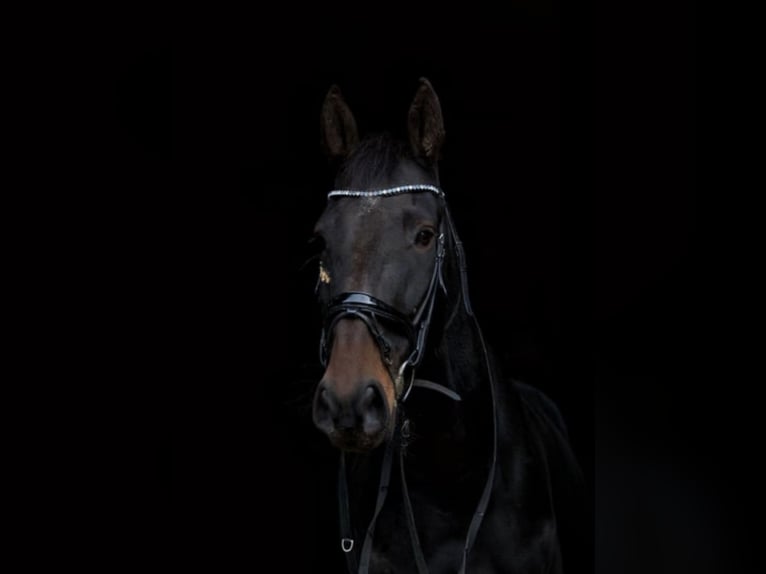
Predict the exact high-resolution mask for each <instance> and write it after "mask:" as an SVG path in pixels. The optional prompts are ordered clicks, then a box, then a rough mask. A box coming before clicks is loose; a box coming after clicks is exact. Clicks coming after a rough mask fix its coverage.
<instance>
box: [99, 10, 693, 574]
mask: <svg viewBox="0 0 766 574" xmlns="http://www.w3.org/2000/svg"><path fill="white" fill-rule="evenodd" d="M358 10H359V13H358V14H357V13H352V12H344V13H343V14H344V15H345V17H343V18H340V17H339V18H336V14H328V13H327V12H324V13H322V14H317V15H313V14H308V13H305V12H302V13H301V15H300V17H299V16H297V15H294V16H292V17H287V18H284V19H277V18H276V17H274V16H270V15H266V14H252V15H247V16H246V17H241V18H240V17H235V16H233V15H232V16H231V17H225V18H220V19H219V18H210V19H208V18H207V17H206V15H203V14H197V15H193V16H191V17H190V15H188V14H186V15H184V16H178V17H176V18H169V19H168V18H165V17H163V18H159V17H158V18H152V17H151V16H145V15H143V14H142V15H136V14H126V15H125V21H124V22H122V23H121V25H120V26H119V33H117V34H116V35H115V37H114V38H110V39H109V41H108V45H109V46H110V48H114V49H111V50H110V51H109V53H108V55H107V57H106V58H105V63H104V65H105V67H106V68H107V70H106V71H107V72H108V74H107V76H108V78H109V82H108V95H107V99H108V102H109V108H110V109H109V113H108V114H107V115H105V116H104V124H103V126H102V127H103V128H104V130H105V133H106V139H105V140H104V142H105V143H104V145H103V146H102V147H101V148H100V149H99V150H98V155H97V157H98V158H99V162H100V165H101V166H102V167H103V170H102V171H103V174H104V178H103V179H104V184H105V186H106V187H108V188H109V189H110V190H112V191H110V193H113V194H114V196H115V197H116V198H117V202H116V204H115V205H114V207H111V204H110V208H109V209H110V210H113V211H110V213H112V214H113V217H112V218H111V219H109V223H108V224H107V226H112V225H113V226H114V228H115V229H119V232H118V234H117V235H118V236H119V238H118V240H117V242H116V244H115V245H114V247H113V248H110V250H109V253H108V254H107V257H108V259H109V260H110V262H111V263H113V264H114V266H115V268H116V270H117V271H116V276H115V282H116V283H117V285H118V288H119V289H120V291H121V292H123V293H125V294H126V295H127V296H126V297H122V298H121V301H123V304H122V305H121V309H120V310H119V317H120V321H121V322H122V324H123V325H124V327H125V329H124V331H123V333H124V334H127V335H126V336H124V338H123V339H121V347H122V348H121V352H122V354H121V361H123V363H121V366H123V367H124V372H125V374H127V375H128V376H127V379H128V380H129V381H130V382H126V383H125V385H124V387H122V386H121V387H120V388H121V389H122V390H121V392H123V391H124V395H125V397H124V400H125V402H126V404H130V405H131V406H135V408H136V411H135V412H136V416H135V417H129V420H130V423H129V427H128V431H127V434H128V435H131V436H130V440H129V444H130V445H131V446H130V447H129V451H130V456H126V457H125V459H124V461H123V462H122V463H120V464H119V465H118V468H117V469H116V471H115V472H116V473H117V474H120V473H122V475H123V476H124V477H127V478H126V482H127V483H128V485H129V488H127V489H126V491H127V492H126V493H125V497H126V498H125V501H124V503H122V504H120V506H119V508H120V509H121V511H123V512H125V514H126V516H130V517H131V521H130V523H131V524H135V527H131V528H129V529H128V530H129V533H128V535H127V538H128V540H130V543H129V547H130V548H131V549H132V551H131V552H127V554H131V555H141V556H143V555H144V552H145V551H147V550H154V549H168V548H170V549H171V550H172V551H171V554H170V555H169V556H168V558H167V559H168V560H170V561H171V564H174V565H199V564H202V563H204V564H209V565H211V566H216V567H221V565H222V564H225V563H231V564H234V563H240V562H243V561H244V564H246V565H247V566H248V567H254V568H258V567H259V562H260V561H261V560H262V559H263V557H264V556H266V555H269V556H276V557H281V558H282V559H285V560H286V561H287V563H288V564H290V566H289V567H288V568H287V570H288V571H296V572H304V571H314V568H315V565H316V562H315V561H316V560H317V557H319V556H326V555H327V554H328V553H329V554H332V551H331V550H328V548H329V547H330V546H332V547H333V548H334V546H335V545H336V544H337V541H336V540H335V534H334V529H335V523H334V518H333V517H331V516H329V515H328V514H327V512H328V507H327V506H326V499H328V498H332V497H333V491H332V487H333V484H332V472H333V470H334V469H333V461H334V458H332V457H333V456H334V454H333V453H332V451H331V450H330V448H329V446H327V445H325V442H326V441H324V439H323V438H322V437H321V436H319V434H318V432H317V431H315V430H314V429H313V427H312V426H311V423H310V414H309V412H308V410H307V405H308V402H307V401H308V398H307V397H310V393H311V391H312V385H314V384H315V383H316V380H317V378H316V377H317V376H318V374H319V373H318V372H317V370H316V369H317V367H318V365H316V361H315V358H316V341H317V337H318V333H319V324H318V320H317V316H316V310H315V309H314V306H313V297H312V287H313V279H314V277H312V276H310V275H307V274H306V273H304V272H302V271H300V270H299V269H300V266H301V263H302V262H303V259H304V258H305V256H306V254H307V252H306V250H305V243H306V241H307V239H308V238H309V236H310V234H311V230H312V226H313V223H314V221H315V220H316V218H317V217H318V215H319V214H320V212H321V210H322V207H323V205H324V201H325V194H326V192H327V191H328V190H329V189H330V187H331V174H330V173H329V172H328V170H327V167H326V163H325V160H324V158H323V157H322V155H321V153H320V150H319V133H318V123H319V120H318V118H319V109H320V106H321V103H322V99H323V97H324V94H325V93H326V91H327V89H328V88H329V86H330V85H331V84H332V83H337V84H338V85H339V86H340V87H341V89H342V91H343V93H344V96H345V98H346V100H347V102H348V103H349V105H350V107H351V109H352V110H353V112H354V114H355V116H356V119H357V122H358V124H359V127H360V130H361V131H362V133H370V132H375V131H379V130H384V129H385V130H389V131H393V132H394V133H397V134H403V129H404V122H405V118H406V112H407V109H408V106H409V103H410V101H411V99H412V97H413V95H414V92H415V88H416V85H417V80H418V78H419V77H421V76H425V77H428V78H429V79H430V80H431V82H432V84H433V85H434V88H435V89H436V91H437V93H438V94H439V97H440V99H441V104H442V109H443V112H444V120H445V127H446V132H447V143H446V146H445V149H444V154H443V155H444V159H443V162H442V168H441V174H442V184H443V187H444V189H445V191H446V193H447V197H448V200H449V202H450V206H451V209H452V212H453V214H454V216H455V219H456V222H457V225H458V229H459V231H460V233H461V236H462V239H463V241H464V243H465V244H466V248H467V254H468V261H469V278H470V282H471V290H472V297H473V302H474V307H475V308H476V312H477V315H478V317H479V319H480V321H481V323H482V326H483V328H484V330H485V333H486V335H487V338H488V340H489V341H490V343H491V344H492V346H493V348H494V350H495V351H496V352H497V353H498V355H499V356H500V357H501V359H502V362H503V365H504V367H505V369H506V372H507V373H508V374H510V375H512V376H515V377H517V378H520V379H523V380H525V381H527V382H530V383H532V384H535V385H537V386H539V387H540V388H542V389H543V390H544V391H545V392H546V393H547V394H549V396H551V397H552V398H553V399H554V400H555V401H556V402H557V404H558V405H559V406H560V408H561V410H562V413H563V415H564V418H565V420H566V422H567V424H568V426H569V429H570V434H571V438H572V443H573V446H574V448H575V451H576V454H577V456H578V457H579V459H580V461H581V463H582V465H583V468H584V470H585V472H586V476H587V478H588V482H589V484H590V486H591V487H592V488H594V487H598V488H597V489H596V492H597V496H596V512H597V516H599V517H601V513H602V510H603V508H602V506H603V505H608V506H609V507H610V508H609V509H610V510H613V509H614V508H617V512H618V513H621V516H627V517H628V518H627V523H628V524H630V525H631V526H630V528H633V529H636V530H635V531H633V530H630V528H628V529H618V530H617V531H615V530H614V529H613V528H609V527H608V526H606V524H608V521H607V522H606V523H605V525H604V526H603V527H599V528H597V530H596V532H597V542H598V543H599V545H600V546H599V550H600V551H601V550H602V549H603V548H612V547H613V546H612V545H613V544H614V543H616V542H615V540H614V539H613V538H615V537H616V538H620V539H621V541H622V543H624V540H625V539H629V538H633V537H634V536H635V537H637V536H639V535H640V534H641V533H642V532H639V531H640V529H641V528H642V527H643V528H646V529H648V530H649V531H650V532H652V533H655V532H656V528H655V527H654V526H655V525H654V523H651V524H650V525H649V526H646V524H645V522H642V521H644V519H645V516H643V515H640V514H636V512H637V508H639V507H641V506H642V504H643V502H644V497H647V498H652V499H653V500H656V499H657V497H656V496H655V495H657V494H658V493H659V495H660V496H668V497H670V498H673V496H674V494H675V493H676V492H677V491H683V492H686V493H688V492H689V491H688V489H687V488H686V485H687V478H688V477H687V476H685V474H684V472H682V471H680V470H679V468H680V467H678V464H679V458H680V457H681V455H680V454H679V453H680V452H682V451H683V452H687V449H686V447H687V446H688V445H687V444H686V443H685V442H684V435H683V433H682V432H680V433H677V432H675V430H676V424H675V422H674V421H676V420H677V418H676V417H680V416H681V413H680V411H682V410H684V409H686V408H687V407H688V402H687V395H686V394H685V393H683V392H678V391H677V389H678V388H680V386H684V388H685V386H686V385H688V384H689V383H690V381H691V382H693V381H694V380H695V378H697V377H699V376H700V375H701V372H702V371H704V368H702V367H701V362H700V359H699V357H698V356H697V355H696V353H697V343H698V337H699V328H700V325H699V319H698V318H697V316H696V313H695V310H696V309H697V308H698V305H699V303H700V299H701V297H702V295H701V294H700V292H699V290H698V289H697V288H696V279H697V274H696V273H697V271H696V269H697V263H698V258H699V244H698V241H697V239H696V237H697V232H696V229H695V218H696V215H695V179H694V178H695V175H694V156H695V149H694V141H695V113H696V112H695V95H694V74H695V62H694V31H693V22H692V15H691V12H690V10H687V9H685V8H683V7H679V8H677V9H676V10H675V12H669V11H665V12H664V13H663V15H662V18H657V17H655V16H656V15H655V14H654V13H653V12H651V13H650V12H648V11H647V12H644V13H641V14H631V15H626V14H616V13H615V14H611V15H610V14H606V15H605V17H606V19H607V20H606V21H608V22H609V25H608V26H601V25H595V24H593V23H587V24H585V25H581V24H579V22H581V19H582V18H577V19H572V20H569V19H568V18H567V17H566V16H562V15H561V14H560V13H559V10H558V7H557V6H556V5H554V4H551V3H546V2H530V3H520V4H513V5H511V6H510V8H509V9H508V10H507V11H504V12H503V13H499V12H498V13H478V11H476V12H473V13H470V14H465V13H461V14H449V15H446V16H445V15H443V14H442V15H441V16H440V15H439V14H435V13H426V14H423V15H419V14H418V15H415V14H414V12H412V11H409V12H407V13H406V14H407V16H406V17H404V16H402V13H397V12H395V11H394V10H393V9H391V10H385V11H382V10H379V11H378V13H375V12H374V11H373V12H371V13H365V12H364V11H362V10H361V9H360V8H359V9H358ZM575 22H578V24H575ZM643 24H651V27H650V28H649V29H650V30H651V32H650V33H645V32H644V30H645V28H644V26H643ZM594 28H595V29H596V31H598V34H596V33H594ZM674 389H676V390H675V391H674ZM679 397H683V398H684V400H683V403H684V404H683V405H682V404H679V403H680V402H681V401H679V400H678V398H679ZM596 407H598V408H596ZM687 414H688V413H687ZM626 453H631V454H630V456H628V455H627V454H626ZM596 455H598V456H596ZM626 460H628V461H629V462H628V463H626V462H625V461H626ZM328 461H329V462H328ZM634 464H635V468H634V466H633V465H634ZM639 467H640V468H648V469H649V470H646V471H645V472H646V474H647V475H650V476H651V477H654V482H653V483H652V480H644V479H643V477H642V478H640V479H639V482H640V483H641V488H636V489H634V487H633V485H634V483H633V482H631V481H633V480H636V474H640V472H639V471H637V470H636V469H637V468H639ZM597 469H598V472H597ZM604 469H606V470H604ZM641 472H644V471H641ZM599 473H601V474H599ZM597 476H600V477H601V478H602V479H603V480H602V481H601V482H598V481H597V478H596V477H597ZM626 484H627V485H628V486H624V485H626ZM647 484H654V487H653V488H654V490H652V487H651V486H650V487H649V491H650V492H651V493H652V495H651V496H647V495H646V490H647V487H646V485H647ZM616 485H618V486H616ZM639 491H640V492H643V494H637V492H639ZM687 496H688V497H689V500H688V501H687V502H686V504H687V505H689V506H697V503H698V502H699V499H701V498H704V493H700V492H697V491H694V492H693V493H692V494H688V495H687ZM695 496H698V497H699V498H695ZM599 504H601V505H602V506H599ZM681 506H683V504H681ZM332 509H333V507H332V505H330V506H329V511H330V512H331V511H332ZM679 514H680V513H679ZM674 516H677V515H676V514H674ZM132 518H137V520H132ZM678 520H680V524H682V525H683V527H686V526H687V524H686V522H685V520H681V519H678ZM649 522H651V521H649ZM671 522H672V521H671ZM697 524H699V521H697ZM637 525H638V526H637ZM261 526H265V529H264V530H259V528H260V527H261ZM587 527H590V526H587ZM615 532H616V533H615ZM607 555H609V552H607ZM166 556H167V554H166ZM601 564H602V566H603V568H604V571H607V566H604V565H605V564H608V562H602V563H601Z"/></svg>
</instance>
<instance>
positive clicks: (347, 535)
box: [320, 184, 497, 574]
mask: <svg viewBox="0 0 766 574" xmlns="http://www.w3.org/2000/svg"><path fill="white" fill-rule="evenodd" d="M420 192H430V193H433V194H434V195H436V197H437V198H439V200H440V201H441V202H442V206H443V211H444V215H443V217H442V221H441V223H440V225H439V233H438V236H437V245H436V255H435V260H434V268H433V272H432V275H431V280H430V282H429V284H428V288H427V289H426V291H425V293H424V295H423V297H422V299H421V301H420V304H419V305H418V306H417V307H416V309H415V310H414V311H413V312H412V313H410V314H407V313H404V312H402V311H400V310H399V309H396V308H394V307H393V306H391V305H389V304H387V303H385V302H383V301H381V300H380V299H378V298H377V297H375V296H374V295H372V294H370V293H364V292H359V291H350V292H345V293H341V294H339V295H337V296H335V297H333V298H332V299H331V300H330V301H329V303H328V304H327V306H326V308H325V318H324V325H323V328H322V334H321V338H320V360H321V362H322V365H323V366H324V367H326V366H327V361H328V360H329V351H328V344H329V341H328V337H329V336H331V334H332V332H333V329H334V327H335V325H337V323H338V321H340V320H341V319H344V318H356V319H360V320H361V321H362V322H363V323H364V324H365V325H366V326H367V328H368V329H369V331H370V333H371V335H372V337H373V339H374V340H375V342H376V344H377V346H378V349H379V350H380V354H381V358H382V359H383V362H384V364H385V365H386V367H387V369H388V371H389V374H390V375H391V378H392V380H393V382H394V387H395V389H396V400H397V403H398V408H397V413H399V414H400V416H398V417H397V421H396V424H395V431H394V436H393V437H392V438H391V439H390V440H389V441H388V442H387V444H386V447H385V452H384V455H383V465H382V468H381V476H380V480H379V485H378V497H377V500H376V503H375V511H374V514H373V517H372V520H371V521H370V524H369V526H368V528H367V532H366V536H365V541H364V544H363V547H362V552H361V555H360V557H359V560H358V562H357V557H356V555H355V553H354V552H353V549H354V538H353V532H352V528H351V519H350V511H349V502H348V484H347V478H346V463H345V455H344V453H343V452H341V457H340V467H339V475H338V502H339V506H340V529H341V549H342V550H343V552H344V553H345V556H346V564H347V567H348V570H349V572H350V573H351V574H356V573H358V574H368V573H369V563H370V557H371V554H372V543H373V537H374V532H375V524H376V522H377V519H378V515H379V514H380V511H381V510H382V508H383V504H384V502H385V499H386V495H387V493H388V486H389V482H390V476H391V468H392V466H393V451H394V448H395V446H394V444H395V440H394V438H395V437H396V436H397V435H398V436H399V438H400V439H401V444H400V445H399V448H398V451H399V470H400V476H401V486H402V495H403V501H404V507H405V512H406V518H407V528H408V530H409V534H410V540H411V543H412V548H413V552H414V554H415V563H416V566H417V569H418V572H419V574H427V572H428V567H427V566H426V561H425V557H424V555H423V551H422V549H421V547H420V541H419V538H418V533H417V528H416V525H415V517H414V513H413V509H412V503H411V501H410V497H409V491H408V488H407V481H406V477H405V470H404V450H405V446H406V443H407V441H408V439H409V436H410V432H409V426H410V423H409V420H408V419H406V418H405V417H404V416H403V415H401V413H403V404H404V403H405V402H406V400H407V398H408V397H409V394H410V391H411V390H412V388H413V387H421V388H425V389H429V390H432V391H436V392H439V393H442V394H443V395H446V396H447V397H449V398H450V399H452V400H454V401H460V400H462V399H461V397H460V395H458V394H457V393H456V392H455V391H453V390H452V389H449V388H447V387H445V386H443V385H440V384H438V383H435V382H432V381H426V380H423V379H416V378H415V370H416V368H417V367H418V366H419V365H420V363H421V361H422V359H423V356H424V351H425V344H426V338H427V335H428V330H429V327H430V324H431V319H432V315H433V309H434V303H435V301H436V296H437V293H438V291H439V288H440V287H441V289H442V291H443V292H444V293H445V294H446V293H447V289H446V287H445V284H444V278H443V275H442V272H443V263H444V257H445V253H446V247H445V242H446V239H445V236H446V234H449V236H450V239H451V245H453V246H454V247H455V250H456V254H457V258H458V262H459V265H460V288H461V295H462V302H463V306H464V308H465V311H466V313H467V314H468V315H469V316H470V317H471V318H472V319H473V321H474V325H475V327H476V330H477V332H478V334H479V339H480V342H481V346H482V349H483V352H484V359H485V362H486V366H487V373H488V377H489V386H490V393H491V396H492V420H493V448H492V459H491V465H490V472H489V476H488V478H487V482H486V483H485V485H484V489H483V491H482V495H481V498H480V500H479V504H478V506H477V508H476V511H475V512H474V515H473V518H472V520H471V523H470V525H469V527H468V532H467V535H466V541H465V545H464V548H463V559H462V564H461V567H460V570H459V574H464V573H465V569H466V563H467V561H468V555H469V553H470V551H471V548H472V547H473V543H474V541H475V539H476V535H477V533H478V531H479V526H480V525H481V522H482V519H483V518H484V514H485V512H486V509H487V506H488V504H489V499H490V496H491V493H492V486H493V484H494V477H495V467H496V460H497V406H496V400H495V385H494V377H493V372H492V368H491V365H490V362H489V354H488V352H487V348H486V345H485V343H484V336H483V334H482V332H481V329H480V328H479V324H478V322H477V321H476V317H475V316H474V314H473V309H472V308H471V303H470V299H469V297H468V282H467V277H466V267H465V254H464V252H463V247H462V243H461V242H460V240H459V239H458V236H457V233H456V231H455V227H454V225H453V223H452V218H451V216H450V213H449V209H448V208H447V203H446V199H445V196H444V192H443V191H442V190H441V189H440V188H438V187H436V186H433V185H419V184H418V185H404V186H399V187H392V188H387V189H379V190H368V191H358V190H335V191H331V192H330V193H329V194H328V195H327V198H328V200H330V199H332V198H338V197H351V198H371V197H390V196H394V195H400V194H404V193H420ZM379 319H384V320H386V321H389V322H391V323H393V324H396V325H397V326H398V327H399V328H400V329H401V331H402V332H403V333H405V335H406V336H407V339H408V341H409V343H410V346H411V348H412V351H411V353H410V355H409V356H408V357H407V358H406V359H405V360H404V361H403V362H402V365H401V366H400V368H399V370H398V373H397V374H396V375H394V374H393V372H392V371H391V366H392V358H391V348H392V347H391V344H390V343H389V341H388V339H387V338H386V336H385V333H384V331H383V329H381V327H380V323H379ZM407 371H409V375H408V373H407Z"/></svg>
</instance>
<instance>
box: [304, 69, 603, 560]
mask: <svg viewBox="0 0 766 574" xmlns="http://www.w3.org/2000/svg"><path fill="white" fill-rule="evenodd" d="M406 125H407V136H408V139H409V141H405V140H400V139H397V138H395V137H393V136H391V135H389V134H387V133H383V134H374V135H370V136H367V137H365V138H360V136H359V133H358V130H357V124H356V120H355V118H354V115H353V114H352V112H351V109H350V108H349V106H348V104H347V103H346V101H345V100H344V98H343V95H342V93H341V91H340V89H339V88H338V87H337V86H335V85H333V86H332V87H331V88H330V89H329V91H328V92H327V95H326V97H325V98H324V102H323V104H322V109H321V114H320V133H321V146H322V148H323V150H324V152H325V154H326V155H327V156H328V158H329V160H330V162H331V164H332V165H333V167H334V169H335V170H336V171H335V183H334V189H333V190H332V191H330V192H329V194H328V199H327V204H326V208H325V209H324V211H323V213H322V214H321V216H320V217H319V219H318V221H317V223H316V225H315V228H314V239H313V242H314V243H315V244H316V245H317V259H318V261H319V264H318V267H319V268H318V277H317V282H316V289H315V291H316V297H317V300H318V303H319V306H320V308H321V310H322V319H321V321H322V330H321V336H320V345H319V346H320V360H321V363H322V367H323V369H324V374H323V375H322V377H321V380H320V381H319V383H318V385H317V386H316V392H315V393H314V395H313V403H312V418H313V423H314V425H315V426H316V428H318V429H319V430H320V431H321V432H322V433H324V434H325V435H326V436H327V437H328V439H329V441H330V443H331V444H332V445H333V446H334V447H336V448H337V449H338V450H339V451H340V461H339V465H338V480H337V485H338V491H337V498H338V517H337V518H338V524H339V529H340V532H339V536H338V538H339V545H338V552H339V553H342V555H343V556H344V557H345V563H346V567H347V569H348V571H349V573H350V574H356V573H360V574H368V573H387V572H392V573H393V572H395V573H397V574H401V573H407V572H417V573H418V574H425V573H434V574H437V573H442V572H460V573H466V572H480V573H495V572H497V573H500V572H513V573H515V574H518V573H537V572H546V573H549V572H555V573H557V572H562V571H563V568H564V565H565V563H566V561H567V559H568V558H569V557H570V555H568V554H567V550H566V546H564V545H563V543H562V536H561V528H560V524H561V523H562V522H563V520H562V517H561V512H563V511H564V510H568V509H569V508H570V507H574V506H577V503H576V502H575V503H574V504H569V503H567V502H566V501H567V500H572V499H574V500H575V501H577V500H581V498H582V489H583V478H582V473H581V470H580V468H579V466H578V463H577V460H576V458H575V456H574V454H573V452H572V450H571V448H570V445H569V442H568V438H567V431H566V427H565V425H564V422H563V420H562V417H561V415H560V413H559V411H558V409H557V407H556V406H555V404H554V403H553V402H552V401H551V400H550V399H549V398H548V397H546V396H545V395H544V394H543V393H542V392H541V391H539V390H537V389H535V388H533V387H531V386H528V385H526V384H523V383H521V382H519V381H515V380H508V381H503V380H502V378H501V376H500V373H499V367H498V365H497V362H496V361H495V360H494V359H493V356H492V353H491V352H490V349H489V347H488V345H487V343H486V342H485V340H484V335H483V333H482V330H481V328H480V325H479V322H478V320H477V318H476V315H475V314H474V311H473V308H472V306H471V301H470V297H469V293H468V281H467V275H466V258H465V252H464V249H463V246H462V243H461V241H460V239H459V237H458V234H457V230H456V229H455V224H454V220H453V218H452V216H451V214H450V211H449V208H448V205H447V199H446V197H447V196H446V193H445V191H444V190H443V189H442V187H441V184H440V180H439V169H438V166H439V160H440V151H441V149H442V145H443V143H444V138H445V130H444V122H443V117H442V111H441V104H440V102H439V98H438V96H437V94H436V92H435V90H434V88H433V86H432V85H431V83H430V82H429V81H428V80H427V79H425V78H421V79H420V80H419V83H418V87H417V90H416V94H415V97H414V99H413V101H412V103H411V106H410V108H409V113H408V117H407V124H406ZM567 520H569V521H570V522H574V523H576V519H572V518H567ZM589 526H590V525H588V524H581V525H579V527H580V528H581V529H585V530H587V529H588V528H589ZM562 548H565V550H564V551H562ZM571 555H572V556H574V555H575V553H574V552H573V553H572V554H571ZM566 566H567V569H568V571H572V570H573V569H574V568H575V567H576V564H574V563H566Z"/></svg>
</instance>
